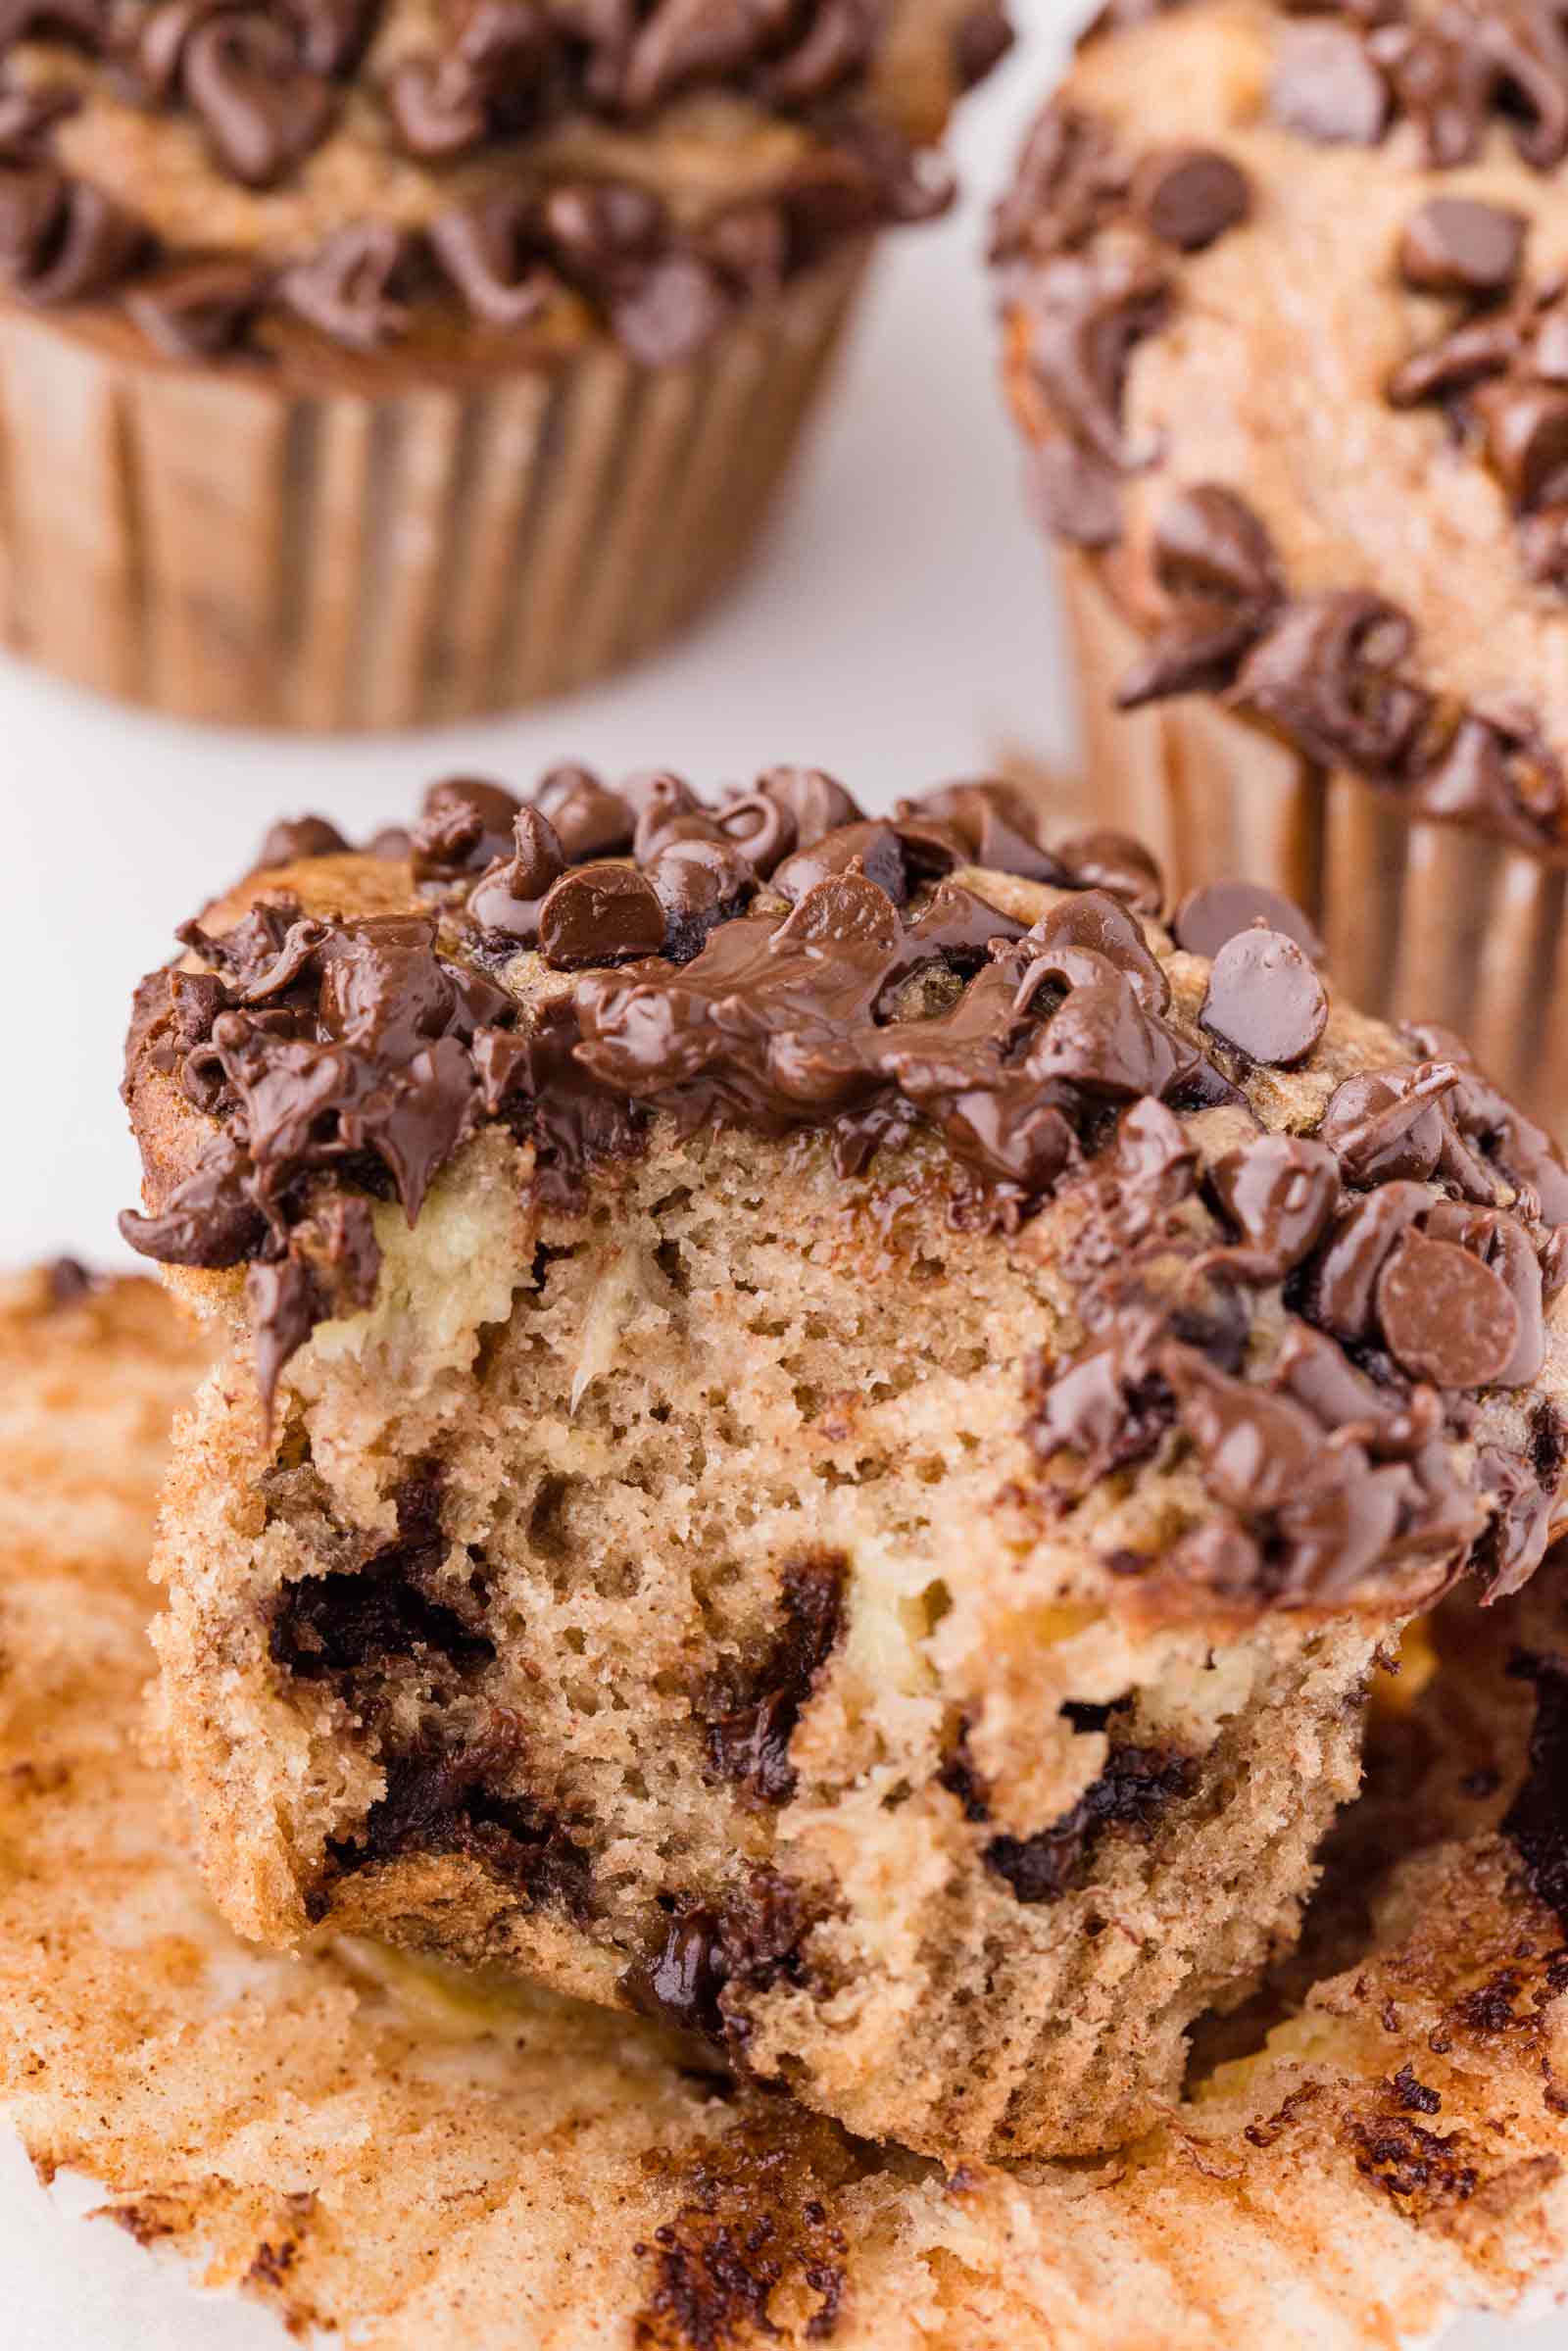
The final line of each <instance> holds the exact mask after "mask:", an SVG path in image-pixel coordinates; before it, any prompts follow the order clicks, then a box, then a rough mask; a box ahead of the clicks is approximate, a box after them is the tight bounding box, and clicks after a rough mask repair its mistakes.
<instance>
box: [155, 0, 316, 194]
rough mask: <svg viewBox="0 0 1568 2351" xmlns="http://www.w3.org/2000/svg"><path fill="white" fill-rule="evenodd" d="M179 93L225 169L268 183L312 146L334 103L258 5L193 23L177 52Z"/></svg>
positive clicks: (258, 184)
mask: <svg viewBox="0 0 1568 2351" xmlns="http://www.w3.org/2000/svg"><path fill="white" fill-rule="evenodd" d="M180 73H181V82H182V86H183V89H184V92H185V96H186V97H187V99H188V100H189V102H190V105H191V107H192V109H193V111H194V112H195V114H196V115H197V117H198V118H199V120H200V122H201V124H202V127H203V129H204V130H205V131H206V133H207V138H208V141H209V144H210V145H211V147H212V150H213V154H214V157H215V159H216V160H217V162H219V163H220V164H221V166H222V168H223V170H224V171H228V172H231V173H232V175H233V176H234V178H236V179H238V180H242V181H243V182H244V184H245V185H246V186H247V187H253V188H269V187H273V186H275V185H276V183H277V182H278V181H279V180H280V179H282V178H284V177H285V176H286V175H287V174H288V173H289V172H290V171H293V170H294V168H295V166H296V165H297V164H299V163H301V162H303V161H304V159H305V157H306V156H307V155H309V154H310V153H311V151H312V149H313V148H315V147H319V145H320V143H321V141H322V140H323V139H324V138H325V136H326V134H327V132H328V131H329V130H330V129H331V127H332V124H333V122H334V120H335V118H336V113H337V107H336V102H335V100H334V98H333V95H332V92H331V91H330V89H329V88H328V87H327V85H326V83H325V82H324V81H323V80H322V79H321V78H320V76H319V75H318V74H316V73H312V72H311V70H310V68H309V67H308V66H307V65H306V64H305V63H304V60H303V59H302V58H301V56H300V54H299V49H298V44H297V41H296V39H295V37H294V35H293V34H292V33H291V32H290V31H289V30H288V29H287V28H286V27H285V25H284V24H281V23H279V21H278V20H277V19H276V18H274V17H269V16H265V15H263V13H262V12H261V10H260V9H238V10H231V9H226V8H225V9H223V10H222V11H221V12H220V13H219V14H217V15H214V16H210V17H208V18H206V19H205V21H204V22H203V23H201V24H198V25H196V27H195V28H194V30H193V31H192V32H191V33H190V34H189V36H188V38H187V39H186V41H185V44H184V49H183V52H182V54H181V59H180Z"/></svg>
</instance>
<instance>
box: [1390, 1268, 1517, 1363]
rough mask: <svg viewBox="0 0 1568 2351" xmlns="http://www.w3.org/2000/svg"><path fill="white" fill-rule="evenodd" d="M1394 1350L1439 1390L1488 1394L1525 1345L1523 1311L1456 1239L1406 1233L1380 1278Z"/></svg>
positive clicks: (1499, 1283)
mask: <svg viewBox="0 0 1568 2351" xmlns="http://www.w3.org/2000/svg"><path fill="white" fill-rule="evenodd" d="M1377 1310H1378V1320H1379V1322H1380V1323H1381V1325H1382V1328H1383V1336H1384V1338H1385V1340H1386V1341H1387V1343H1388V1347H1389V1352H1390V1353H1391V1354H1392V1355H1393V1356H1394V1357H1395V1359H1396V1361H1397V1362H1398V1363H1400V1364H1402V1365H1403V1367H1404V1369H1405V1370H1406V1371H1407V1372H1409V1373H1410V1374H1411V1375H1412V1377H1414V1378H1415V1379H1418V1380H1430V1381H1431V1382H1432V1384H1433V1386H1434V1387H1437V1388H1485V1387H1488V1386H1489V1385H1490V1384H1491V1383H1492V1382H1494V1381H1495V1380H1498V1379H1500V1378H1501V1376H1502V1374H1503V1373H1504V1372H1505V1371H1506V1370H1507V1368H1508V1365H1509V1362H1510V1360H1511V1358H1512V1356H1513V1353H1514V1350H1515V1348H1516V1347H1518V1344H1519V1313H1518V1309H1517V1307H1516V1306H1515V1305H1514V1302H1513V1299H1512V1298H1510V1297H1509V1295H1508V1292H1507V1290H1506V1288H1505V1286H1504V1285H1503V1283H1502V1282H1501V1281H1499V1279H1498V1278H1497V1276H1496V1274H1495V1273H1494V1272H1493V1271H1492V1269H1491V1267H1490V1266H1488V1265H1484V1264H1483V1263H1482V1261H1481V1259H1480V1258H1479V1257H1474V1256H1472V1255H1471V1254H1470V1252H1469V1250H1468V1249H1459V1248H1457V1247H1456V1246H1455V1245H1454V1244H1453V1243H1452V1242H1451V1241H1432V1240H1428V1239H1427V1238H1426V1237H1425V1236H1424V1235H1422V1234H1419V1233H1406V1234H1405V1236H1404V1238H1403V1239H1402V1240H1401V1241H1400V1243H1399V1245H1398V1247H1397V1249H1395V1251H1394V1252H1393V1254H1392V1255H1391V1256H1390V1258H1389V1259H1388V1262H1387V1263H1386V1264H1385V1266H1384V1268H1383V1271H1382V1273H1381V1274H1380V1275H1379V1277H1378V1286H1377Z"/></svg>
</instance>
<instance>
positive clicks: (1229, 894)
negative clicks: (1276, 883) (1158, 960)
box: [1171, 882, 1327, 963]
mask: <svg viewBox="0 0 1568 2351" xmlns="http://www.w3.org/2000/svg"><path fill="white" fill-rule="evenodd" d="M1259 922H1261V923H1263V924H1265V925H1266V926H1267V928H1268V929H1269V930H1271V931H1283V932H1284V934H1285V936H1286V938H1287V939H1294V940H1295V941H1296V944H1297V946H1298V947H1299V948H1300V949H1301V951H1302V952H1303V954H1305V955H1309V956H1310V957H1311V959H1312V961H1313V962H1314V963H1321V962H1322V961H1323V958H1324V955H1326V953H1327V950H1326V949H1325V947H1324V945H1323V942H1322V940H1321V939H1320V938H1319V937H1318V935H1317V932H1316V931H1315V930H1314V929H1313V927H1312V925H1311V923H1310V922H1309V921H1308V920H1307V918H1306V916H1305V915H1304V914H1303V913H1302V911H1301V909H1300V907H1299V906H1295V905H1293V904H1292V902H1291V900H1290V899H1288V898H1285V897H1282V896H1281V894H1280V892H1279V891H1278V890H1269V889H1265V888H1264V886H1263V884H1262V883H1261V882H1204V883H1203V884H1202V885H1201V887H1200V888H1199V889H1197V890H1189V891H1188V893H1187V896H1186V897H1185V898H1184V899H1183V900H1182V903H1181V905H1180V906H1178V907H1177V909H1176V919H1175V921H1174V922H1173V923H1172V925H1171V929H1172V931H1173V933H1174V935H1175V939H1176V944H1177V946H1178V947H1180V948H1185V950H1186V951H1187V953H1188V954H1189V955H1207V956H1208V957H1209V959H1210V960H1211V961H1212V959H1213V957H1214V956H1215V955H1218V954H1219V951H1220V949H1221V948H1222V947H1223V946H1224V944H1225V942H1226V940H1227V939H1234V938H1235V937H1236V934H1237V932H1238V931H1247V930H1250V929H1251V928H1252V926H1253V925H1254V924H1255V923H1259Z"/></svg>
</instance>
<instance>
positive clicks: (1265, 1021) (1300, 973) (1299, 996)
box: [1201, 928, 1329, 1069]
mask: <svg viewBox="0 0 1568 2351" xmlns="http://www.w3.org/2000/svg"><path fill="white" fill-rule="evenodd" d="M1201 1017H1202V1022H1203V1026H1204V1028H1206V1029H1208V1030H1209V1031H1210V1032H1211V1033H1212V1034H1213V1035H1214V1036H1216V1037H1222V1038H1224V1040H1225V1042H1226V1043H1227V1044H1228V1045H1234V1046H1235V1047H1236V1048H1237V1050H1238V1051H1239V1052H1241V1053H1246V1054H1247V1055H1248V1057H1249V1059H1250V1060H1253V1061H1262V1062H1265V1063H1267V1064H1268V1066H1269V1067H1271V1068H1275V1069H1289V1068H1290V1067H1292V1065H1293V1064H1294V1063H1295V1062H1297V1061H1302V1060H1304V1059H1305V1058H1306V1056H1307V1054H1308V1053H1310V1052H1311V1050H1312V1048H1313V1046H1314V1045H1316V1043H1317V1041H1318V1039H1319V1038H1320V1037H1321V1036H1322V1034H1323V1031H1324V1029H1325V1028H1326V1027H1327V1026H1328V1017H1329V1000H1328V998H1327V996H1326V995H1325V994H1324V990H1323V983H1322V981H1321V980H1320V979H1319V978H1318V976H1317V973H1316V972H1315V971H1314V970H1313V968H1312V965H1311V963H1310V962H1309V961H1308V960H1307V957H1306V956H1305V955H1303V954H1302V953H1301V950H1300V949H1299V947H1298V946H1297V944H1296V941H1295V940H1294V939H1292V938H1290V937H1288V936H1287V934H1286V933H1285V932H1284V931H1270V930H1264V929H1261V928H1258V929H1255V930H1246V931H1239V932H1238V933H1237V934H1236V935H1235V937H1233V938H1230V939H1227V940H1226V942H1225V944H1224V946H1223V947H1222V948H1221V949H1220V951H1219V953H1218V955H1216V956H1215V957H1214V961H1213V965H1212V968H1211V969H1210V971H1209V975H1208V991H1207V994H1206V995H1205V996H1204V998H1203V1009H1202V1016H1201Z"/></svg>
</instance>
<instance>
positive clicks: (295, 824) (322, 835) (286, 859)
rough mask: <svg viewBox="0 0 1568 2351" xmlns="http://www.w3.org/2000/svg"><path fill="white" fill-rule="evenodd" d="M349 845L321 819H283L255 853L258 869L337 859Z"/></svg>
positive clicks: (335, 829) (313, 817)
mask: <svg viewBox="0 0 1568 2351" xmlns="http://www.w3.org/2000/svg"><path fill="white" fill-rule="evenodd" d="M348 846H349V845H348V843H347V842H346V841H345V840H344V838H343V835H342V834H341V833H340V832H339V831H338V829H337V826H336V825H335V824H329V823H328V822H327V820H326V818H325V817H324V816H285V817H283V818H281V819H280V820H279V822H278V823H276V824H274V825H273V826H272V828H271V830H270V833H269V834H268V836H267V838H266V840H265V841H264V842H263V843H262V846H261V848H260V850H259V851H258V853H257V857H256V862H257V864H258V865H259V866H263V867H266V866H269V865H292V864H294V863H295V862H296V860H297V859H299V858H301V857H341V856H343V855H344V853H345V852H346V851H347V849H348Z"/></svg>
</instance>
